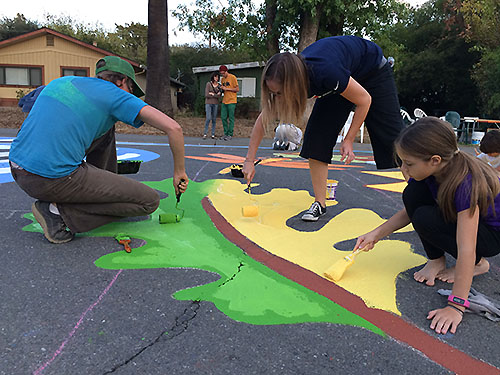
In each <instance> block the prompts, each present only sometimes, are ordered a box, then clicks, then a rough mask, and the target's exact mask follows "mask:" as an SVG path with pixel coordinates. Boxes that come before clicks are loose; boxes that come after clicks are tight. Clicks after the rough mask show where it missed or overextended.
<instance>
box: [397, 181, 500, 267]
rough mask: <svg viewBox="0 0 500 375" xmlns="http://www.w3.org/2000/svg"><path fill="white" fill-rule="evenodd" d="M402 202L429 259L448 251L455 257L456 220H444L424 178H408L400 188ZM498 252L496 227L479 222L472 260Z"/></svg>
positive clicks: (499, 237) (498, 238) (499, 246)
mask: <svg viewBox="0 0 500 375" xmlns="http://www.w3.org/2000/svg"><path fill="white" fill-rule="evenodd" d="M403 203H404V205H405V208H406V212H407V214H408V216H409V217H410V220H411V223H412V224H413V228H414V229H415V231H416V232H417V234H418V236H419V237H420V240H421V241H422V245H423V246H424V250H425V252H426V253H427V257H428V258H429V259H431V260H432V259H438V258H441V257H442V256H443V255H444V253H448V254H450V255H451V256H453V257H454V258H456V257H457V223H456V222H455V223H447V222H445V220H444V218H443V215H442V214H441V211H440V210H439V206H438V204H437V202H436V201H435V200H434V198H433V197H432V194H431V191H430V190H429V188H428V186H427V184H426V183H425V182H424V181H415V180H411V181H410V182H409V183H408V186H407V187H406V188H405V190H404V192H403ZM498 253H500V231H496V230H493V229H492V228H491V227H490V226H488V225H486V224H484V223H483V222H481V219H479V227H478V231H477V242H476V264H477V263H478V262H479V261H480V260H481V258H482V257H492V256H495V255H497V254H498Z"/></svg>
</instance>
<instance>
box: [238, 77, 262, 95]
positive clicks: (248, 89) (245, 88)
mask: <svg viewBox="0 0 500 375" xmlns="http://www.w3.org/2000/svg"><path fill="white" fill-rule="evenodd" d="M237 80H238V86H239V87H240V91H238V98H255V84H256V81H257V79H256V78H253V77H252V78H237Z"/></svg>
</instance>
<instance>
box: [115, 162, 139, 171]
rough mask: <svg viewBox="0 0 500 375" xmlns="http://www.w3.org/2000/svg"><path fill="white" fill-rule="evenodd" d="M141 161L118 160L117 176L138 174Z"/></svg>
mask: <svg viewBox="0 0 500 375" xmlns="http://www.w3.org/2000/svg"><path fill="white" fill-rule="evenodd" d="M141 163H142V160H118V174H133V173H137V172H139V167H140V166H141Z"/></svg>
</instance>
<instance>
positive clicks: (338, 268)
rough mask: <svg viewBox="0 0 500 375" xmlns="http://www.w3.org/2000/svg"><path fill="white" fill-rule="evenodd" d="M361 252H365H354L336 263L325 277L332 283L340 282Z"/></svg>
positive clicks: (325, 273) (359, 250) (326, 272)
mask: <svg viewBox="0 0 500 375" xmlns="http://www.w3.org/2000/svg"><path fill="white" fill-rule="evenodd" d="M361 251H363V249H357V250H354V251H353V252H352V253H350V254H349V255H346V256H345V257H343V258H342V259H340V260H338V261H336V262H335V263H334V264H333V265H332V266H331V267H330V268H328V269H327V270H326V271H325V272H324V273H323V275H325V276H326V277H327V278H329V279H330V280H332V281H339V280H340V279H341V278H342V276H343V275H344V272H345V271H346V270H347V269H348V268H349V267H351V266H352V264H353V263H354V258H356V255H358V254H359V253H360V252H361Z"/></svg>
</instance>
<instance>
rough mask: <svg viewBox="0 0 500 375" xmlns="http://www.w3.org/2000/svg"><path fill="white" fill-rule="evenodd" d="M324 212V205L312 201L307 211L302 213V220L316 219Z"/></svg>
mask: <svg viewBox="0 0 500 375" xmlns="http://www.w3.org/2000/svg"><path fill="white" fill-rule="evenodd" d="M324 214H326V207H324V208H323V207H321V204H320V203H319V202H314V203H313V204H312V205H311V207H310V208H309V209H308V210H307V212H306V213H305V214H304V215H302V220H304V221H318V219H319V217H320V216H323V215H324Z"/></svg>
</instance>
